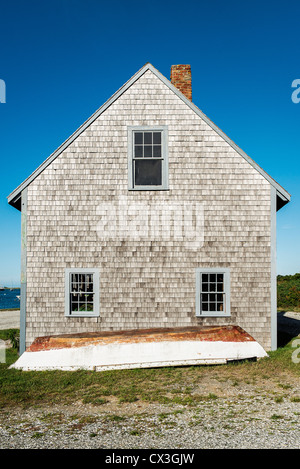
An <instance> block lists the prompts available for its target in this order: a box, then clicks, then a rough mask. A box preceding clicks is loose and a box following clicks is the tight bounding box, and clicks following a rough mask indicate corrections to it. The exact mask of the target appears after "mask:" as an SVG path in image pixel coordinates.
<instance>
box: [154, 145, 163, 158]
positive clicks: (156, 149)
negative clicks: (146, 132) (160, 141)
mask: <svg viewBox="0 0 300 469" xmlns="http://www.w3.org/2000/svg"><path fill="white" fill-rule="evenodd" d="M153 156H154V157H155V158H160V157H161V146H160V145H154V147H153Z"/></svg>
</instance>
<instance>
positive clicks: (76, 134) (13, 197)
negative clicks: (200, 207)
mask: <svg viewBox="0 0 300 469" xmlns="http://www.w3.org/2000/svg"><path fill="white" fill-rule="evenodd" d="M147 70H150V71H151V72H152V73H153V74H154V75H156V76H157V78H159V79H160V80H161V81H162V82H163V83H164V84H165V85H166V86H168V87H169V88H170V89H171V90H172V91H173V92H174V93H175V94H176V95H177V96H178V97H179V98H180V99H182V101H184V102H185V104H187V105H188V106H189V107H190V108H191V109H192V110H193V111H194V112H195V113H196V114H197V115H198V116H199V117H200V118H201V119H203V120H204V121H205V122H206V123H207V124H208V125H209V126H210V127H211V128H212V129H213V130H215V131H216V132H217V134H218V135H220V137H222V138H223V139H224V140H225V141H226V142H227V143H228V144H229V145H230V146H231V147H232V148H233V149H234V150H235V151H236V152H237V153H239V154H240V155H241V156H242V157H243V158H244V159H245V160H246V161H248V163H249V164H251V166H253V167H254V168H255V169H256V170H257V171H258V172H259V173H260V174H261V175H262V176H263V177H264V178H265V179H266V180H267V181H268V182H269V183H270V184H271V185H272V186H274V187H275V189H276V190H277V192H278V195H280V196H281V198H282V199H283V200H286V202H289V201H290V198H291V196H290V194H289V193H288V192H287V191H286V190H285V189H284V188H283V187H281V186H280V185H279V184H278V183H277V182H276V181H275V180H274V179H273V178H272V177H271V176H270V175H269V174H267V173H266V172H265V171H264V170H263V169H262V168H261V167H260V166H259V165H258V164H257V163H255V161H254V160H252V159H251V158H250V157H249V156H248V155H247V154H246V153H245V152H244V151H243V150H242V149H241V148H239V147H238V146H237V145H236V144H235V143H234V142H233V141H232V140H231V139H230V138H229V137H228V136H227V135H226V134H225V133H224V132H223V131H222V130H221V129H219V127H217V126H216V125H215V124H214V123H213V122H212V121H211V120H210V119H209V118H208V117H207V116H206V115H205V114H204V113H203V112H202V111H201V110H200V109H199V108H198V107H197V106H196V105H195V104H194V103H192V102H191V101H190V100H189V99H187V98H186V97H185V96H184V94H182V93H181V92H180V91H179V90H178V89H177V88H176V87H175V86H174V85H173V84H172V83H171V82H170V81H169V80H168V79H167V78H166V77H165V76H164V75H162V74H161V73H160V72H159V71H158V70H157V69H156V68H155V67H153V65H152V64H150V63H149V62H148V63H146V64H145V65H144V66H143V67H142V68H141V69H140V70H138V71H137V72H136V73H135V74H134V75H133V76H132V77H131V78H130V79H129V80H128V81H127V82H126V83H124V84H123V85H122V86H121V88H119V89H118V90H117V91H116V92H115V93H114V94H113V95H112V96H111V97H110V98H109V99H108V100H107V101H106V102H105V103H104V104H103V105H102V106H101V107H100V108H99V109H98V110H97V111H95V112H94V114H92V116H91V117H89V118H88V119H87V120H86V121H85V122H84V123H83V124H82V125H81V126H80V127H79V128H78V129H77V130H76V131H75V132H74V133H73V134H72V135H70V137H68V138H67V140H65V141H64V142H63V143H62V144H61V145H60V146H59V147H58V148H57V149H56V150H55V151H54V152H53V153H52V154H51V155H50V156H49V157H48V158H47V159H46V160H45V161H44V162H43V163H42V164H41V165H40V166H39V167H38V168H37V169H36V170H35V171H34V172H33V173H32V174H31V175H30V176H29V177H28V178H27V179H25V180H24V181H23V182H22V183H21V184H20V185H19V186H18V187H17V188H16V189H15V190H14V191H13V192H11V194H10V195H9V196H8V197H7V200H8V203H10V204H12V205H13V204H14V202H16V201H17V200H18V199H19V198H20V196H21V193H22V191H23V190H24V189H25V188H26V187H27V186H28V185H29V184H30V183H31V182H32V181H33V180H34V179H35V178H36V177H37V176H38V175H39V174H40V173H41V172H42V171H43V170H44V169H45V168H47V166H49V164H51V163H52V161H54V160H55V158H57V157H58V156H59V155H60V154H61V153H62V152H63V151H64V150H65V149H66V148H67V147H68V146H69V145H70V144H71V143H72V142H73V141H74V140H75V139H76V138H77V137H79V135H80V134H81V133H82V132H84V130H86V129H87V127H89V126H90V125H91V124H92V123H93V122H94V121H95V120H96V119H97V118H98V117H99V116H100V115H101V114H102V113H103V112H104V111H105V110H106V109H107V108H108V107H109V106H111V105H112V104H113V103H114V102H115V101H116V99H118V98H119V97H120V96H121V95H122V94H123V93H124V92H125V91H126V90H127V89H128V88H130V86H132V84H133V83H135V81H137V80H138V79H139V78H140V77H141V76H142V75H143V74H144V73H145V72H146V71H147Z"/></svg>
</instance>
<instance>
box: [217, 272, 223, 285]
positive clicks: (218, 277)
mask: <svg viewBox="0 0 300 469" xmlns="http://www.w3.org/2000/svg"><path fill="white" fill-rule="evenodd" d="M217 282H221V283H222V282H223V274H217Z"/></svg>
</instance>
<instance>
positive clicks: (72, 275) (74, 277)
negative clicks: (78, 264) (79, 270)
mask: <svg viewBox="0 0 300 469" xmlns="http://www.w3.org/2000/svg"><path fill="white" fill-rule="evenodd" d="M71 282H72V283H73V282H78V274H71Z"/></svg>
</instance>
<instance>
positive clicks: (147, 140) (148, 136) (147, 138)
mask: <svg viewBox="0 0 300 469" xmlns="http://www.w3.org/2000/svg"><path fill="white" fill-rule="evenodd" d="M144 144H145V145H147V144H148V145H149V144H150V145H151V144H152V132H144Z"/></svg>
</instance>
